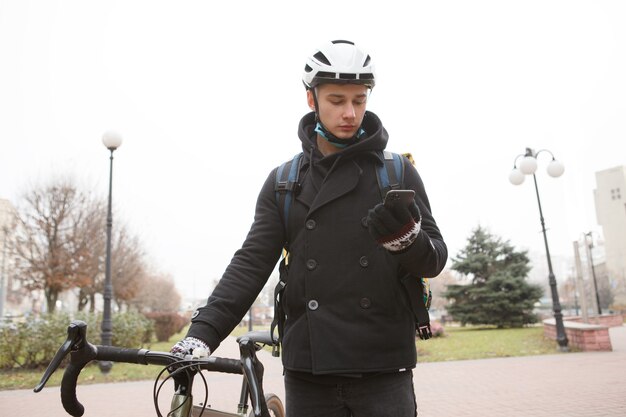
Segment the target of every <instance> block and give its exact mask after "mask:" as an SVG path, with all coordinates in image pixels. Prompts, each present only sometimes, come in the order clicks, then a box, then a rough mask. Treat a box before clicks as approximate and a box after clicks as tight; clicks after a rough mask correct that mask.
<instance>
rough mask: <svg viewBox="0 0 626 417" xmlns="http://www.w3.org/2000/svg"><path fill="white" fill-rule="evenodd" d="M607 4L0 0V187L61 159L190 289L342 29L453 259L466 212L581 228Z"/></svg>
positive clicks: (522, 228) (16, 186)
mask: <svg viewBox="0 0 626 417" xmlns="http://www.w3.org/2000/svg"><path fill="white" fill-rule="evenodd" d="M624 22H626V2H624V1H619V0H616V1H573V0H566V1H565V0H564V1H551V0H542V1H503V0H494V1H467V0H464V1H445V2H443V1H439V2H433V1H428V2H426V1H413V2H408V1H407V2H399V1H397V2H396V1H364V0H359V1H336V0H333V1H326V0H318V1H315V2H310V1H309V2H302V1H275V2H269V1H265V2H261V1H246V0H243V1H237V2H212V1H175V2H174V1H172V2H162V1H154V0H151V1H112V0H108V1H85V0H80V1H78V0H77V1H50V0H46V1H43V0H41V1H35V0H33V1H24V0H0V60H1V65H0V144H1V146H0V198H8V199H9V200H11V201H12V202H14V203H17V202H18V201H19V196H20V193H21V192H23V191H24V190H25V189H26V188H27V187H28V186H29V185H30V184H34V183H39V182H42V181H45V180H47V179H49V178H51V177H54V176H58V175H73V176H75V177H76V178H77V179H79V181H80V182H81V184H82V185H84V186H85V187H93V188H94V190H95V191H96V192H97V193H99V194H101V195H102V196H106V192H107V186H108V174H109V166H108V162H109V160H108V151H107V150H106V149H105V148H104V146H103V145H102V142H101V137H102V134H103V133H104V132H105V131H106V130H109V129H113V130H116V131H118V132H120V134H121V135H122V136H123V138H124V142H123V144H122V146H121V147H120V148H119V149H118V150H117V151H116V152H115V162H114V189H113V200H114V205H115V208H116V213H117V217H116V218H115V219H114V223H113V225H114V227H115V225H116V224H117V223H116V221H118V222H122V221H123V222H124V223H126V224H127V226H128V227H129V229H131V230H132V231H133V232H134V233H136V234H138V235H139V236H140V237H141V239H142V240H143V242H144V245H145V248H146V250H147V252H148V253H149V254H150V258H151V259H152V261H153V262H154V264H155V265H156V266H157V267H158V268H159V269H160V270H162V271H165V272H169V273H171V274H173V275H174V276H175V277H176V280H177V284H178V287H179V289H180V290H181V292H183V293H184V294H186V295H189V294H191V293H195V294H196V295H200V296H205V295H208V288H209V286H210V283H211V282H212V281H213V280H214V279H216V278H219V277H220V276H221V274H222V272H223V270H224V268H225V267H226V265H227V264H228V262H229V261H230V259H231V257H232V254H233V253H234V251H235V250H236V249H238V248H239V247H240V246H241V243H242V242H243V239H244V238H245V235H246V233H247V231H248V229H249V226H250V224H251V222H252V217H253V214H254V205H255V201H256V197H257V193H258V191H259V189H260V187H261V185H262V183H263V182H264V180H265V178H266V177H267V175H268V174H269V172H270V170H271V169H272V168H274V167H276V166H277V165H279V164H280V163H281V162H283V161H285V160H287V159H290V158H291V157H292V156H293V154H295V153H296V152H299V150H300V142H299V140H298V138H297V130H296V129H297V124H298V121H299V119H300V117H301V116H302V115H303V114H304V113H305V112H307V111H308V108H307V106H306V100H305V92H304V88H303V86H302V82H301V80H300V79H301V78H300V77H301V73H302V69H303V67H304V62H305V58H306V56H307V55H308V54H310V53H312V52H313V51H314V49H315V48H316V47H317V46H319V45H320V44H321V43H323V42H325V41H327V40H331V39H350V40H353V41H355V42H356V43H357V44H358V45H360V46H361V47H362V48H363V49H366V50H367V51H368V52H369V53H370V55H371V56H372V59H373V61H374V63H375V65H376V68H377V77H378V81H377V85H376V88H375V89H374V91H373V93H372V95H371V98H370V102H369V109H370V110H372V111H374V112H375V113H377V114H378V115H379V117H380V118H381V119H382V121H383V124H384V125H385V126H386V128H387V130H388V131H389V134H390V141H389V145H388V149H389V150H392V151H395V152H412V153H413V155H414V157H415V160H416V162H417V167H418V170H419V172H420V174H421V175H422V178H423V180H424V182H425V185H426V189H427V192H428V194H429V197H430V201H431V205H432V209H433V214H434V216H435V218H436V220H437V222H438V224H439V225H440V228H441V230H442V232H443V235H444V238H445V239H446V241H447V243H448V247H449V249H450V254H451V255H455V254H456V253H457V252H458V250H459V249H460V248H461V247H463V246H464V244H465V241H466V238H467V237H468V235H469V234H470V232H471V230H472V229H473V228H475V227H476V226H477V225H479V224H481V225H483V226H485V227H488V228H489V229H490V230H491V232H492V233H495V234H497V235H500V236H502V237H503V238H505V239H509V240H510V241H511V243H512V244H513V245H515V246H518V247H520V248H525V249H530V250H533V251H535V250H536V251H543V250H544V249H543V240H542V237H541V227H540V223H539V214H538V209H537V200H536V197H535V194H534V193H535V191H534V188H533V185H532V178H527V180H526V182H525V183H524V184H522V185H521V186H517V187H515V186H513V185H511V184H510V183H509V182H508V175H509V172H510V170H511V169H512V167H513V161H514V159H515V157H516V156H517V155H519V154H521V153H523V152H524V149H525V148H526V147H531V148H534V149H544V148H545V149H549V150H550V151H552V152H553V154H554V155H555V157H556V158H557V159H559V160H560V161H562V162H563V164H564V165H565V174H564V175H563V176H562V177H561V178H558V179H553V178H551V177H549V176H548V175H547V174H546V172H545V167H546V166H547V164H548V162H549V160H550V158H549V156H548V155H547V154H542V155H541V156H540V158H539V166H540V167H539V171H538V174H537V180H538V183H539V188H540V193H541V198H542V204H543V208H544V216H545V219H546V226H547V227H548V228H549V232H548V233H549V242H550V249H551V252H553V253H554V254H556V255H559V254H560V255H570V254H571V252H572V243H571V242H572V241H573V240H575V239H576V238H577V237H579V236H580V235H581V233H582V232H585V231H589V230H596V231H600V229H599V227H598V226H597V222H596V217H595V210H594V206H593V189H594V188H595V186H596V185H595V176H594V173H595V172H596V171H599V170H603V169H608V168H611V167H615V166H618V165H624V164H626V140H625V139H626V122H625V120H626V119H625V115H626V77H625V76H624V74H626V25H625V24H624Z"/></svg>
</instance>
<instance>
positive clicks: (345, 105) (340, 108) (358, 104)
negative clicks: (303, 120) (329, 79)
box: [307, 84, 368, 139]
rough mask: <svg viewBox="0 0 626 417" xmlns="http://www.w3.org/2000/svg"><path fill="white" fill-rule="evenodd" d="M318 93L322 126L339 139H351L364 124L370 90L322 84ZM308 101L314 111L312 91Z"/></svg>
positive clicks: (354, 86)
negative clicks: (362, 123)
mask: <svg viewBox="0 0 626 417" xmlns="http://www.w3.org/2000/svg"><path fill="white" fill-rule="evenodd" d="M316 92H317V103H318V105H319V109H318V115H319V118H320V121H321V122H322V124H323V125H324V126H326V129H328V130H329V131H330V133H332V134H333V135H335V136H337V137H338V138H339V139H351V138H352V137H353V136H354V135H355V134H356V132H357V130H358V129H359V127H360V126H361V122H363V116H364V115H365V107H366V105H367V93H368V88H367V87H366V86H364V85H359V84H321V85H319V86H317V88H316ZM307 101H308V104H309V107H310V108H311V109H312V110H314V109H315V101H314V100H313V92H312V91H310V90H309V91H308V92H307Z"/></svg>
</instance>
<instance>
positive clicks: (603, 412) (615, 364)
mask: <svg viewBox="0 0 626 417" xmlns="http://www.w3.org/2000/svg"><path fill="white" fill-rule="evenodd" d="M611 342H612V344H613V349H614V351H613V352H598V353H569V354H555V355H543V356H527V357H520V358H497V359H483V360H471V361H455V362H438V363H420V364H419V365H418V366H417V369H416V370H415V377H414V380H415V387H416V394H417V401H418V409H419V415H420V417H462V416H471V417H475V416H481V417H504V416H506V417H518V416H519V417H544V416H545V417H578V416H580V417H624V416H626V327H620V328H614V329H611ZM217 353H218V354H219V355H222V356H231V355H232V356H236V354H237V347H236V344H235V343H234V340H227V341H225V342H224V344H223V345H222V347H220V349H219V350H218V352H217ZM260 353H261V355H262V360H263V363H264V364H265V365H266V378H265V380H266V381H265V385H266V391H273V392H275V393H277V394H279V395H280V396H281V397H283V398H284V388H283V385H282V369H281V366H280V361H279V360H277V359H274V358H272V357H271V356H270V355H269V354H266V352H260ZM152 385H153V383H152V382H150V381H142V382H128V383H118V384H96V385H83V386H81V387H79V388H78V397H79V399H80V400H81V401H82V402H83V404H84V405H85V408H86V412H85V416H86V417H118V416H119V417H122V416H123V417H129V416H146V417H147V416H154V415H155V413H154V408H153V404H152ZM199 385H201V384H199V383H196V387H195V389H196V393H195V400H196V401H200V399H201V396H202V395H201V393H200V391H199V390H198V389H199V388H200V387H199ZM209 386H210V388H211V391H210V393H209V394H210V395H211V398H212V399H211V400H210V401H209V403H211V404H212V405H213V406H215V407H222V406H224V405H226V406H227V407H228V408H229V409H233V407H234V406H235V404H236V403H237V400H238V391H239V388H238V386H239V380H238V379H237V377H233V376H228V375H216V376H211V377H210V380H209ZM164 400H165V401H163V404H164V405H165V404H166V403H167V402H168V401H167V399H165V398H164ZM0 416H7V417H8V416H11V417H13V416H20V417H21V416H46V417H64V416H66V414H65V413H64V411H63V409H62V407H61V404H60V398H59V388H58V387H50V388H45V389H44V390H43V391H42V392H41V393H39V394H34V393H33V392H32V391H31V390H18V391H0ZM296 417H297V416H296Z"/></svg>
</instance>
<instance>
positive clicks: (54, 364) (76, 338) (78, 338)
mask: <svg viewBox="0 0 626 417" xmlns="http://www.w3.org/2000/svg"><path fill="white" fill-rule="evenodd" d="M86 335H87V324H86V323H85V322H84V321H80V320H74V321H72V322H71V323H70V325H69V326H68V327H67V339H65V342H63V344H62V345H61V347H60V348H59V350H58V351H57V353H56V354H55V355H54V358H52V361H51V362H50V364H49V365H48V367H47V368H46V371H45V372H44V374H43V376H42V377H41V381H39V384H37V386H36V387H35V389H34V391H35V392H39V391H41V390H42V389H43V387H44V386H45V385H46V382H48V379H50V377H51V376H52V374H53V373H54V371H56V370H57V369H58V368H59V365H61V362H62V361H63V359H65V357H66V356H67V355H68V354H69V353H70V352H71V351H72V350H78V349H81V348H82V347H83V346H84V345H85V340H86Z"/></svg>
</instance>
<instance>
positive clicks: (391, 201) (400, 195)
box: [384, 190, 415, 208]
mask: <svg viewBox="0 0 626 417" xmlns="http://www.w3.org/2000/svg"><path fill="white" fill-rule="evenodd" d="M414 198H415V191H413V190H389V191H388V192H387V195H385V201H384V204H385V207H387V208H391V207H393V206H395V205H397V204H401V205H405V206H408V205H409V203H410V202H411V201H412V200H413V199H414Z"/></svg>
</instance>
